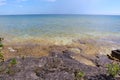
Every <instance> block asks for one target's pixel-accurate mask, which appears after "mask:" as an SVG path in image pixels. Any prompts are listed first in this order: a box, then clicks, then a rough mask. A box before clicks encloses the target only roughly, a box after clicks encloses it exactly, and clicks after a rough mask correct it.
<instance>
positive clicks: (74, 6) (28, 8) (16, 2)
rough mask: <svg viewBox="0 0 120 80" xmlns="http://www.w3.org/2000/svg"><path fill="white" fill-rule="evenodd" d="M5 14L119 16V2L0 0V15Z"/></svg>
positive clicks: (91, 0) (99, 0)
mask: <svg viewBox="0 0 120 80" xmlns="http://www.w3.org/2000/svg"><path fill="white" fill-rule="evenodd" d="M7 14H8V15H9V14H103V15H120V0H0V15H7Z"/></svg>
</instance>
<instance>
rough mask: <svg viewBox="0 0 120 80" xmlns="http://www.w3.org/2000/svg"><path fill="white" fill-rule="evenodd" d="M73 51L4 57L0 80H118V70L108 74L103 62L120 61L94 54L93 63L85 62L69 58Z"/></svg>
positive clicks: (119, 76)
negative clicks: (8, 58)
mask: <svg viewBox="0 0 120 80" xmlns="http://www.w3.org/2000/svg"><path fill="white" fill-rule="evenodd" d="M73 54H74V53H73V52H70V51H63V52H62V53H60V52H57V51H52V52H50V53H49V55H48V56H45V57H41V58H34V57H21V58H14V60H13V59H10V60H7V61H5V62H3V63H2V64H1V66H0V80H120V74H118V75H117V77H112V76H110V75H109V74H108V73H107V68H106V65H107V64H111V63H113V62H114V63H118V64H119V65H120V62H117V61H113V60H111V59H109V58H108V57H107V56H105V55H98V56H96V57H95V58H93V59H92V61H93V62H94V63H95V65H96V66H89V65H85V64H83V63H80V62H78V61H77V60H75V59H73V58H72V55H73ZM11 61H12V62H11Z"/></svg>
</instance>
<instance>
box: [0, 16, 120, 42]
mask: <svg viewBox="0 0 120 80" xmlns="http://www.w3.org/2000/svg"><path fill="white" fill-rule="evenodd" d="M0 36H1V37H4V38H6V39H9V40H11V41H12V40H16V39H23V40H24V39H33V38H37V39H38V38H42V39H43V38H47V39H49V38H50V39H52V38H53V39H57V40H58V39H59V40H61V39H63V40H65V39H66V40H67V39H70V38H72V39H74V38H75V39H80V38H96V39H100V40H105V41H112V42H116V43H118V44H120V16H101V15H9V16H0Z"/></svg>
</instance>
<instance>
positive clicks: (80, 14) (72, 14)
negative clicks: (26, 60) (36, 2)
mask: <svg viewBox="0 0 120 80" xmlns="http://www.w3.org/2000/svg"><path fill="white" fill-rule="evenodd" d="M15 15H16V16H17V15H21V16H22V15H91V16H92V15H93V16H94V15H96V16H97V15H98V16H104V15H105V16H120V14H69V13H68V14H66V13H65V14H47V13H45V14H0V16H15Z"/></svg>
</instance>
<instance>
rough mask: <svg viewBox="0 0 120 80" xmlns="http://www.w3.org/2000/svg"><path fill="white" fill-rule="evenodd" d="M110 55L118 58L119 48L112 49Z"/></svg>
mask: <svg viewBox="0 0 120 80" xmlns="http://www.w3.org/2000/svg"><path fill="white" fill-rule="evenodd" d="M111 56H112V57H115V58H117V59H119V60H120V50H119V49H118V50H113V51H112V53H111Z"/></svg>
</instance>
